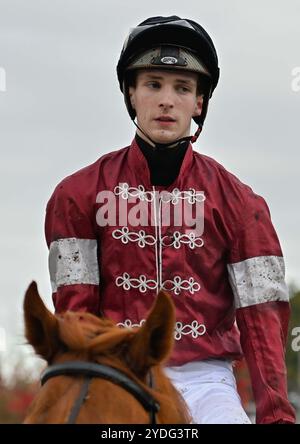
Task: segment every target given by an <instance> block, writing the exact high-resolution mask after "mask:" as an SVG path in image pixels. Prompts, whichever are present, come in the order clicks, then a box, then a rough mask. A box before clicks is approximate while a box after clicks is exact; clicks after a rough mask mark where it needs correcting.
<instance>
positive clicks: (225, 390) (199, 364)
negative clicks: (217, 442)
mask: <svg viewBox="0 0 300 444" xmlns="http://www.w3.org/2000/svg"><path fill="white" fill-rule="evenodd" d="M165 371H166V374H167V376H168V377H169V378H170V379H171V381H172V382H173V384H174V385H175V387H176V388H177V390H179V392H180V393H181V395H182V396H183V398H184V399H185V401H186V403H187V405H188V407H189V409H190V413H191V416H192V418H193V423H194V424H251V421H250V420H249V418H248V416H247V415H246V413H245V411H244V409H243V407H242V404H241V400H240V397H239V395H238V393H237V389H236V381H235V377H234V374H233V370H232V364H231V362H229V361H225V360H217V359H209V360H206V361H196V362H189V363H187V364H184V365H182V366H179V367H167V368H165Z"/></svg>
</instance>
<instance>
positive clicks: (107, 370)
mask: <svg viewBox="0 0 300 444" xmlns="http://www.w3.org/2000/svg"><path fill="white" fill-rule="evenodd" d="M149 375H150V388H152V387H153V381H152V376H151V373H149ZM55 376H85V377H86V378H88V379H89V381H88V382H86V384H85V388H84V387H83V388H82V390H81V392H80V395H79V398H78V400H77V402H76V404H75V406H76V405H77V404H78V405H79V409H78V412H77V415H78V413H79V410H80V407H81V404H82V402H83V401H84V398H85V397H86V394H87V391H88V387H89V383H90V379H91V378H103V379H106V380H108V381H111V382H113V383H114V384H117V385H119V386H120V387H122V388H124V389H125V390H127V391H128V392H129V393H131V394H132V395H133V396H134V397H135V398H136V399H137V400H138V401H139V402H140V403H141V404H142V406H143V407H144V408H145V410H147V411H148V412H150V414H151V420H152V423H155V414H156V413H157V412H158V411H159V407H160V406H159V404H158V402H157V401H156V400H155V399H154V398H153V396H152V395H151V394H150V393H148V392H146V391H145V390H144V389H143V388H142V387H141V386H140V385H138V384H137V383H136V382H135V381H133V380H132V379H130V378H129V377H128V376H127V375H126V374H125V373H123V372H121V371H120V370H117V369H115V368H113V367H110V366H108V365H103V364H96V363H93V362H81V361H69V362H66V363H62V364H54V365H52V366H50V367H48V368H46V370H44V372H43V373H42V376H41V384H42V385H44V384H45V383H46V381H48V379H50V378H53V377H55ZM80 398H81V403H79V399H80ZM75 406H74V408H73V409H75ZM76 411H77V408H76ZM71 415H72V412H71V414H70V416H71ZM72 417H75V419H76V417H77V416H75V414H73V415H72ZM69 421H70V418H69Z"/></svg>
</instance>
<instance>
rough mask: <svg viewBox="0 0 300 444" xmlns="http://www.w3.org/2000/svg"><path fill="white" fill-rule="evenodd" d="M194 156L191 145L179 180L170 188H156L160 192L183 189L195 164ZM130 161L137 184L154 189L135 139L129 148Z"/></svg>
mask: <svg viewBox="0 0 300 444" xmlns="http://www.w3.org/2000/svg"><path fill="white" fill-rule="evenodd" d="M193 156H194V151H193V146H192V144H191V143H190V144H189V146H188V148H187V150H186V153H185V156H184V159H183V161H182V164H181V168H180V171H179V174H178V176H177V178H176V179H175V181H174V182H173V183H171V184H170V185H169V186H168V187H164V186H156V187H155V188H156V189H158V190H160V189H165V190H172V189H173V188H179V189H182V188H183V183H184V180H185V177H186V175H187V172H188V171H189V170H190V168H191V165H192V162H193ZM128 160H129V164H130V166H131V168H132V171H133V173H134V175H135V177H136V181H137V183H138V184H142V185H144V186H145V188H147V189H149V188H152V185H151V179H150V171H149V168H148V163H147V160H146V158H145V156H144V155H143V153H142V151H141V149H140V147H139V146H138V144H137V142H136V140H135V139H133V141H132V143H131V145H130V147H129V154H128Z"/></svg>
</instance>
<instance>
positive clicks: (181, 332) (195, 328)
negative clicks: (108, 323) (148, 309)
mask: <svg viewBox="0 0 300 444" xmlns="http://www.w3.org/2000/svg"><path fill="white" fill-rule="evenodd" d="M145 322H146V319H142V320H141V321H140V322H139V323H135V324H134V323H133V322H132V321H131V320H130V319H125V321H124V322H119V323H118V324H117V325H118V327H123V328H137V327H141V326H142V325H143V324H144V323H145ZM205 333H206V327H205V325H204V324H199V323H198V321H196V320H194V321H192V323H191V324H183V323H182V322H176V324H175V328H174V339H175V340H176V341H180V339H181V338H182V336H187V335H191V336H192V338H193V339H197V338H198V337H199V336H203V335H204V334H205Z"/></svg>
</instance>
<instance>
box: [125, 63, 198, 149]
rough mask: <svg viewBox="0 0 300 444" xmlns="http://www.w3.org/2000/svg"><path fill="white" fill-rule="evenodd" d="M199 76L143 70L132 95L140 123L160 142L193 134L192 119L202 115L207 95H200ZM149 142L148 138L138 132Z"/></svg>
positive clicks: (138, 75)
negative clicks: (198, 90) (191, 128)
mask: <svg viewBox="0 0 300 444" xmlns="http://www.w3.org/2000/svg"><path fill="white" fill-rule="evenodd" d="M197 79H198V75H197V74H196V73H192V72H182V71H179V70H178V71H164V70H156V69H155V70H154V69H152V70H141V71H139V72H138V74H137V79H136V86H135V87H132V86H131V87H129V95H130V100H131V104H132V106H133V108H134V109H135V111H136V115H137V123H138V125H139V126H140V127H141V128H142V130H143V131H144V132H145V133H146V134H147V135H148V136H149V137H150V138H151V139H152V140H153V141H154V142H157V143H169V142H172V141H175V140H177V139H180V138H182V137H186V136H189V135H190V126H191V119H192V117H193V116H196V115H197V116H199V115H200V114H201V110H202V104H203V96H202V95H197ZM138 134H139V135H140V136H141V137H143V138H144V139H145V136H144V135H143V134H142V133H141V132H140V131H138Z"/></svg>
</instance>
